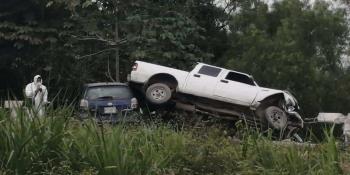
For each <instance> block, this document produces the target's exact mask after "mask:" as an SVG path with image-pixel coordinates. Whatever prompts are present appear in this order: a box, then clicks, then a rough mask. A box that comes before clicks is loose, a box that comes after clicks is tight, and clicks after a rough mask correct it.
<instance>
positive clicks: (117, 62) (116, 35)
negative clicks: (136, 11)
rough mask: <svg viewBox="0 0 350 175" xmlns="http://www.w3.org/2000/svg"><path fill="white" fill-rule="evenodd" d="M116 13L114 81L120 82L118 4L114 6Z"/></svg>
mask: <svg viewBox="0 0 350 175" xmlns="http://www.w3.org/2000/svg"><path fill="white" fill-rule="evenodd" d="M115 10H116V13H115V14H116V15H115V31H114V32H115V43H117V45H116V47H115V81H117V82H120V77H119V73H120V66H119V65H120V64H119V62H120V59H119V44H118V42H119V21H118V6H116V7H115Z"/></svg>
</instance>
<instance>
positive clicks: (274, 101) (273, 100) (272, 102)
mask: <svg viewBox="0 0 350 175" xmlns="http://www.w3.org/2000/svg"><path fill="white" fill-rule="evenodd" d="M281 99H284V95H283V93H279V94H274V95H271V96H268V97H266V98H265V99H263V100H261V101H260V105H259V107H258V108H257V110H256V111H257V114H258V115H259V116H261V115H262V113H263V111H264V110H265V109H266V108H267V107H269V106H277V107H280V100H281Z"/></svg>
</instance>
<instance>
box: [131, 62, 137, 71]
mask: <svg viewBox="0 0 350 175" xmlns="http://www.w3.org/2000/svg"><path fill="white" fill-rule="evenodd" d="M137 66H138V64H137V63H134V65H133V66H132V71H136V70H137Z"/></svg>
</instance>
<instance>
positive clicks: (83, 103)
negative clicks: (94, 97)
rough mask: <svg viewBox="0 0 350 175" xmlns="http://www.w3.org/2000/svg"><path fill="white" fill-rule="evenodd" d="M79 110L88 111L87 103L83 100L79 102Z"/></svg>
mask: <svg viewBox="0 0 350 175" xmlns="http://www.w3.org/2000/svg"><path fill="white" fill-rule="evenodd" d="M79 106H80V108H82V109H88V108H89V102H88V101H87V100H85V99H82V100H80V105H79Z"/></svg>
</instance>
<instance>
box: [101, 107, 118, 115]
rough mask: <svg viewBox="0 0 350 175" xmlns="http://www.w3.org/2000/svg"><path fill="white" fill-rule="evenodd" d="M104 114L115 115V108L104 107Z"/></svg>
mask: <svg viewBox="0 0 350 175" xmlns="http://www.w3.org/2000/svg"><path fill="white" fill-rule="evenodd" d="M104 113H105V114H115V113H117V108H116V107H105V108H104Z"/></svg>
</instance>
